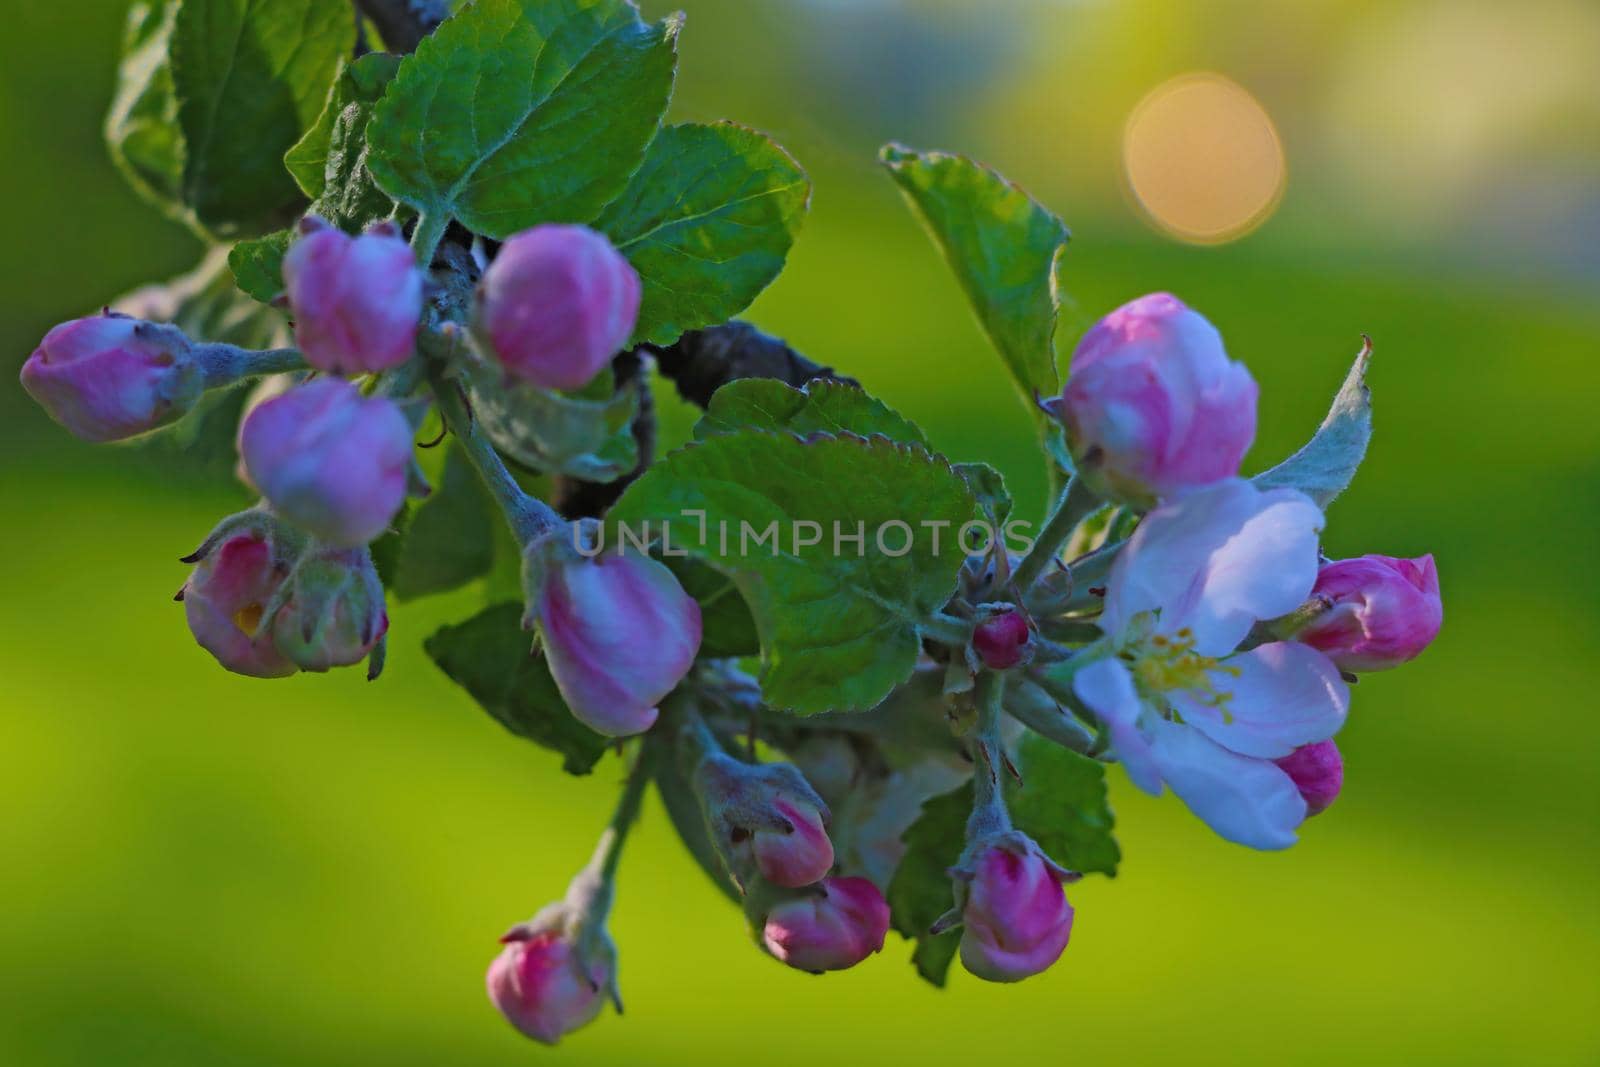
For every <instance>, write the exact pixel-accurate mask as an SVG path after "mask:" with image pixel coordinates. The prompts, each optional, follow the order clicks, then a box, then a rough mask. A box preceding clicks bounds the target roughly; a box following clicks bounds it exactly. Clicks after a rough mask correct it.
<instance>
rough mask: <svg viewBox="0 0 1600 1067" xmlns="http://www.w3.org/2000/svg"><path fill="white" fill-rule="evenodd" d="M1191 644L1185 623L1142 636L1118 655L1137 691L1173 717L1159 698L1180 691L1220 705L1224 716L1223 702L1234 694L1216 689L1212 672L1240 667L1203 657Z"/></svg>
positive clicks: (1234, 671)
mask: <svg viewBox="0 0 1600 1067" xmlns="http://www.w3.org/2000/svg"><path fill="white" fill-rule="evenodd" d="M1150 621H1151V623H1153V621H1154V620H1153V619H1152V620H1150ZM1147 634H1148V631H1147ZM1194 646H1195V637H1194V632H1193V631H1192V630H1190V629H1189V628H1188V627H1187V626H1186V627H1184V628H1183V629H1181V630H1179V631H1178V632H1177V633H1174V634H1148V635H1147V636H1145V637H1141V638H1139V639H1138V640H1136V641H1133V642H1131V643H1130V644H1129V645H1127V646H1126V647H1125V648H1124V649H1123V650H1122V652H1121V653H1120V655H1121V657H1122V659H1123V660H1124V661H1125V662H1126V663H1127V664H1128V669H1129V670H1130V671H1131V672H1132V674H1133V679H1134V684H1135V685H1137V686H1138V688H1139V690H1140V692H1142V693H1143V694H1144V695H1145V696H1146V697H1148V698H1150V699H1151V700H1152V701H1153V702H1154V703H1155V704H1157V705H1158V706H1161V707H1162V708H1163V711H1164V714H1166V715H1167V717H1169V718H1175V717H1176V713H1175V712H1174V711H1173V710H1172V709H1171V708H1170V707H1168V706H1167V705H1166V701H1165V700H1163V699H1162V698H1163V697H1164V696H1165V695H1166V694H1168V693H1174V692H1181V693H1184V694H1185V695H1187V696H1188V697H1189V698H1190V699H1192V700H1197V701H1200V702H1201V703H1205V704H1210V705H1212V706H1213V707H1217V708H1221V709H1222V711H1223V716H1224V718H1226V717H1227V709H1226V705H1227V702H1228V700H1229V699H1230V698H1231V697H1232V696H1233V694H1232V693H1228V692H1224V691H1221V690H1219V689H1218V688H1217V683H1216V679H1215V677H1214V676H1213V672H1218V671H1220V672H1222V673H1224V674H1231V675H1237V674H1238V673H1239V668H1237V667H1230V666H1228V665H1227V664H1226V663H1223V662H1222V661H1221V660H1219V659H1217V658H1216V657H1215V656H1202V655H1201V654H1200V653H1198V652H1196V651H1195V648H1194Z"/></svg>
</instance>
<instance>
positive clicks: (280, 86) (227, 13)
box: [171, 0, 355, 236]
mask: <svg viewBox="0 0 1600 1067" xmlns="http://www.w3.org/2000/svg"><path fill="white" fill-rule="evenodd" d="M354 46H355V20H354V18H352V16H351V13H350V9H349V7H348V6H347V5H345V4H342V3H329V2H327V0H183V2H182V3H181V4H179V5H178V11H177V16H176V19H175V21H174V23H173V29H172V48H171V56H172V82H173V87H174V91H175V92H176V95H177V99H178V122H179V125H180V127H181V128H182V131H183V140H184V144H185V153H184V169H183V198H184V201H185V202H186V203H188V205H189V206H190V208H192V209H193V211H194V214H195V216H196V217H197V218H198V219H199V221H200V223H201V224H202V225H204V226H205V227H206V228H207V229H209V230H211V231H212V232H214V233H217V234H219V235H225V236H232V235H243V236H251V235H254V234H259V233H263V232H265V231H267V230H270V229H272V228H273V226H274V225H278V226H281V225H283V224H284V223H285V222H286V221H287V220H288V219H289V218H290V217H292V216H293V215H294V213H295V212H296V209H297V208H298V206H299V204H300V202H301V197H300V190H299V189H298V188H297V187H296V186H295V183H294V179H292V178H291V177H290V176H289V174H288V172H287V171H285V170H284V169H283V166H282V162H281V160H282V158H283V153H284V152H285V151H287V150H288V148H289V147H290V146H291V145H293V144H294V143H295V142H296V141H298V140H299V139H300V137H301V135H302V134H303V133H305V131H306V130H307V129H308V128H309V127H310V126H311V124H312V123H313V122H314V121H315V120H316V118H317V115H318V113H319V112H321V110H322V107H323V103H324V101H326V99H327V96H328V87H329V85H331V84H332V82H333V77H334V74H335V72H336V71H337V70H338V67H339V62H340V60H341V59H342V58H343V57H344V56H346V55H348V54H349V53H350V51H351V49H352V48H353V47H354Z"/></svg>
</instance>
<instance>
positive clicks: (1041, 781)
mask: <svg viewBox="0 0 1600 1067" xmlns="http://www.w3.org/2000/svg"><path fill="white" fill-rule="evenodd" d="M1014 762H1015V763H1016V765H1017V771H1018V773H1019V774H1021V775H1022V783H1021V784H1018V783H1017V781H1016V779H1015V778H1009V777H1008V778H1007V779H1006V783H1005V798H1006V807H1007V808H1008V809H1009V810H1010V812H1011V821H1012V823H1013V824H1015V826H1016V827H1017V829H1019V830H1021V831H1022V832H1023V833H1025V834H1027V835H1028V836H1029V837H1031V838H1033V839H1034V840H1035V841H1037V842H1038V843H1039V847H1040V848H1042V849H1044V851H1045V853H1046V854H1048V855H1049V856H1050V858H1051V859H1053V860H1055V861H1056V862H1057V863H1059V864H1061V865H1062V866H1063V867H1067V868H1069V869H1070V870H1074V871H1081V872H1083V873H1085V874H1089V873H1100V874H1106V875H1115V874H1116V873H1117V863H1118V862H1119V861H1120V860H1121V859H1122V851H1121V849H1119V848H1118V847H1117V839H1116V838H1115V837H1113V836H1112V830H1113V829H1114V826H1115V822H1116V820H1115V818H1114V817H1113V816H1112V814H1111V806H1110V804H1109V803H1108V802H1107V800H1106V768H1105V764H1103V763H1101V762H1099V761H1098V760H1092V759H1090V758H1089V757H1088V756H1080V755H1079V754H1078V753H1076V752H1072V751H1069V750H1068V749H1065V748H1062V747H1061V746H1060V745H1057V744H1055V743H1053V742H1051V741H1047V740H1045V739H1044V738H1043V737H1040V736H1039V735H1038V734H1036V733H1033V732H1032V731H1029V732H1027V733H1025V734H1023V735H1022V740H1021V741H1020V742H1019V743H1018V745H1017V753H1016V757H1015V761H1014Z"/></svg>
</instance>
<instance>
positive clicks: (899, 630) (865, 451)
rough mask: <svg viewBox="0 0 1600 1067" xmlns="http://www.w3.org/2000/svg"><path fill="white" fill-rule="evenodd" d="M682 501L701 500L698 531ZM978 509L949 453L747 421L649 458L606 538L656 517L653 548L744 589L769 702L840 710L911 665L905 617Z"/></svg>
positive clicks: (917, 643)
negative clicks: (774, 429) (780, 430)
mask: <svg viewBox="0 0 1600 1067" xmlns="http://www.w3.org/2000/svg"><path fill="white" fill-rule="evenodd" d="M693 511H704V512H705V526H704V531H705V537H704V539H703V540H702V538H701V529H702V527H701V525H700V522H699V520H698V518H697V517H695V516H694V515H690V514H685V512H693ZM976 512H977V502H976V501H975V500H974V499H973V496H972V493H971V490H969V489H968V488H967V485H966V483H965V482H963V481H962V480H961V478H960V477H959V476H958V475H957V474H956V473H955V472H954V471H953V470H951V468H950V465H949V463H948V461H946V460H945V459H944V458H943V457H940V456H935V455H932V454H930V453H928V452H927V451H925V450H923V449H921V448H918V447H916V446H912V445H901V444H896V443H895V442H892V441H889V440H887V439H886V438H882V437H874V438H871V439H863V438H860V437H856V436H853V435H840V436H816V437H812V438H809V439H806V440H802V439H800V438H797V437H793V436H791V435H789V434H771V433H761V432H757V431H745V432H741V433H732V434H722V435H718V436H715V437H712V438H709V439H707V440H705V441H703V442H701V443H699V444H695V445H691V446H689V447H687V448H683V449H680V450H679V451H677V452H674V453H672V454H671V455H669V456H667V457H666V458H665V459H663V460H661V461H659V462H658V463H656V464H655V465H654V466H653V467H651V469H650V470H649V471H647V472H646V473H645V474H644V476H643V477H641V478H640V479H639V480H638V481H636V482H634V483H633V484H632V485H631V486H629V487H628V489H627V491H626V492H625V493H624V494H623V495H622V498H621V499H620V500H619V501H618V502H617V503H616V504H615V505H614V506H613V508H612V510H611V512H610V513H609V515H608V520H609V521H608V530H607V540H608V543H609V544H611V545H613V546H615V545H617V544H618V541H617V534H618V526H624V527H626V529H627V530H628V531H630V532H631V533H632V534H633V535H634V536H635V537H639V536H641V535H643V534H645V533H646V532H647V531H646V523H647V522H648V523H649V528H648V532H649V533H650V534H651V535H652V536H654V537H657V538H659V537H660V535H661V532H662V529H663V524H665V526H666V527H667V529H668V533H669V536H668V537H667V541H666V543H664V544H663V545H662V551H663V553H666V552H684V551H687V552H688V553H689V554H690V555H692V556H696V557H698V558H700V559H703V560H704V561H705V562H707V563H709V564H710V565H711V566H713V567H715V568H716V569H717V570H719V571H721V572H722V573H723V574H726V575H727V576H728V577H730V578H732V579H733V582H734V584H735V585H736V586H737V587H738V589H739V591H740V593H742V594H743V596H744V599H745V602H746V603H747V604H748V605H749V607H750V611H751V614H752V615H753V616H754V617H755V621H756V628H757V631H758V632H759V634H760V637H761V648H762V661H763V674H762V691H763V693H764V694H765V697H766V699H767V701H768V702H769V703H770V704H771V705H772V706H773V707H777V708H787V709H791V710H794V711H797V712H800V713H802V714H812V713H817V712H824V711H852V710H860V709H865V708H869V707H872V706H873V705H875V704H877V703H878V702H879V701H880V700H882V699H883V698H884V697H885V696H886V695H887V694H888V693H889V691H890V690H891V689H893V688H894V687H895V686H896V685H898V684H899V683H901V682H903V681H905V679H906V678H908V677H909V676H910V675H911V672H912V670H913V669H914V668H915V666H916V662H917V656H918V653H919V651H920V649H921V640H920V637H919V626H920V625H921V624H922V623H923V622H924V620H926V619H927V618H928V617H929V616H930V615H931V614H933V613H934V612H936V611H939V610H940V609H942V608H943V607H944V605H945V603H946V601H948V599H949V598H950V596H951V595H952V594H953V593H954V591H955V587H956V575H957V572H958V571H959V570H960V567H961V564H962V562H963V555H962V552H961V550H960V547H959V545H958V543H957V534H958V532H959V530H960V528H961V527H962V526H963V524H965V523H967V522H969V521H971V520H973V519H974V517H975V515H976ZM836 534H838V535H841V536H840V537H836V536H835V535H836ZM857 534H860V535H861V541H860V542H859V543H858V542H857V541H855V540H854V538H855V537H856V536H857ZM935 537H937V538H938V540H939V544H938V550H937V551H935V549H934V547H933V541H934V538H935ZM813 538H814V539H815V540H814V541H813ZM807 541H813V543H811V544H805V543H804V542H807ZM885 549H887V550H888V551H886V550H885ZM858 553H859V554H858ZM892 553H897V554H892Z"/></svg>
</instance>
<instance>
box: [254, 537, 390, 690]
mask: <svg viewBox="0 0 1600 1067" xmlns="http://www.w3.org/2000/svg"><path fill="white" fill-rule="evenodd" d="M286 593H287V596H286V598H285V600H284V602H283V607H282V608H280V609H279V611H278V614H277V616H276V617H275V618H274V619H273V622H272V625H273V631H272V632H273V635H274V637H275V639H276V641H277V645H278V651H280V652H282V653H283V654H284V655H285V656H286V657H288V658H289V659H290V660H291V661H293V663H294V664H295V665H296V666H297V667H299V668H300V669H301V670H303V671H325V670H327V669H328V668H330V667H348V666H350V665H351V664H354V663H360V662H361V661H362V660H364V659H366V658H367V655H368V654H369V653H370V652H371V651H372V649H373V646H374V645H376V644H377V643H378V639H379V638H381V637H382V636H383V635H384V634H385V633H386V632H387V631H388V629H389V615H388V613H387V612H386V611H385V610H384V603H383V585H382V584H381V583H380V582H379V581H378V572H377V570H375V569H374V568H373V566H372V557H371V556H369V555H368V554H367V551H366V549H326V550H323V551H320V552H317V553H314V554H311V555H307V556H305V557H303V558H302V559H301V560H300V561H299V562H298V563H297V564H295V568H294V573H293V575H292V576H291V577H290V579H289V585H288V587H287V589H286Z"/></svg>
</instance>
